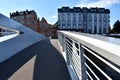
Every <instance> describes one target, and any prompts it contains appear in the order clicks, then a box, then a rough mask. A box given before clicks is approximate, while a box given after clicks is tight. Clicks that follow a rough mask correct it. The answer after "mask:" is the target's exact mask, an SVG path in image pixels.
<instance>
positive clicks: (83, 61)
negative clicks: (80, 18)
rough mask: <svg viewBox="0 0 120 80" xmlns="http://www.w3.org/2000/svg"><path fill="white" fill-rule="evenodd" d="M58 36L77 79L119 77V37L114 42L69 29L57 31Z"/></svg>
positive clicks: (107, 38)
mask: <svg viewBox="0 0 120 80" xmlns="http://www.w3.org/2000/svg"><path fill="white" fill-rule="evenodd" d="M58 38H59V41H60V44H61V46H62V50H63V52H64V53H66V58H67V60H66V62H67V64H68V65H71V66H72V67H73V69H74V71H75V73H76V75H77V77H78V79H80V80H86V79H88V78H89V79H93V80H94V79H97V80H99V79H100V80H101V79H108V80H112V79H120V77H119V76H118V75H120V39H114V40H116V41H118V42H119V44H116V43H115V44H114V43H113V42H115V41H113V42H110V40H111V38H109V37H104V36H100V35H90V34H85V33H76V32H70V31H58Z"/></svg>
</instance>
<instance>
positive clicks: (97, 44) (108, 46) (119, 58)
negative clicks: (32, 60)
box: [58, 31, 120, 66]
mask: <svg viewBox="0 0 120 80" xmlns="http://www.w3.org/2000/svg"><path fill="white" fill-rule="evenodd" d="M58 32H60V33H61V34H63V35H64V36H66V37H70V38H72V39H74V40H76V41H78V42H79V43H80V44H83V45H85V46H87V47H88V48H91V49H92V50H93V51H96V52H97V53H98V54H99V55H101V56H103V57H105V58H106V59H111V61H112V62H113V63H115V64H117V65H118V66H120V54H118V53H120V46H119V45H116V44H112V43H109V42H105V41H102V40H98V39H95V38H91V37H88V36H84V35H83V34H81V35H80V34H75V33H72V32H68V31H58ZM104 53H106V54H104Z"/></svg>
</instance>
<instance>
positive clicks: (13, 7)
mask: <svg viewBox="0 0 120 80" xmlns="http://www.w3.org/2000/svg"><path fill="white" fill-rule="evenodd" d="M63 6H68V7H70V8H73V7H88V8H90V7H103V8H106V9H110V26H111V27H112V26H113V24H114V23H115V22H116V21H117V20H120V0H0V13H1V14H3V15H5V16H7V17H9V16H10V12H11V13H12V12H16V11H25V10H26V9H27V10H35V12H36V13H37V16H38V17H39V18H40V19H42V17H44V18H45V19H46V20H47V21H48V23H50V24H54V23H55V22H56V21H57V10H58V8H61V7H63Z"/></svg>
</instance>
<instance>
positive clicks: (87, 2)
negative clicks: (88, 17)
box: [76, 0, 120, 8]
mask: <svg viewBox="0 0 120 80" xmlns="http://www.w3.org/2000/svg"><path fill="white" fill-rule="evenodd" d="M117 3H120V0H81V1H80V2H79V3H78V4H77V5H76V6H77V7H88V8H89V7H105V8H109V7H111V6H112V5H114V4H117Z"/></svg>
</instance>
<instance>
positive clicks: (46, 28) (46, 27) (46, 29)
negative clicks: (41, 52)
mask: <svg viewBox="0 0 120 80" xmlns="http://www.w3.org/2000/svg"><path fill="white" fill-rule="evenodd" d="M38 32H39V33H41V34H43V35H45V36H47V37H50V36H51V25H50V24H48V22H47V21H46V19H45V18H42V19H41V21H39V27H38Z"/></svg>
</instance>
